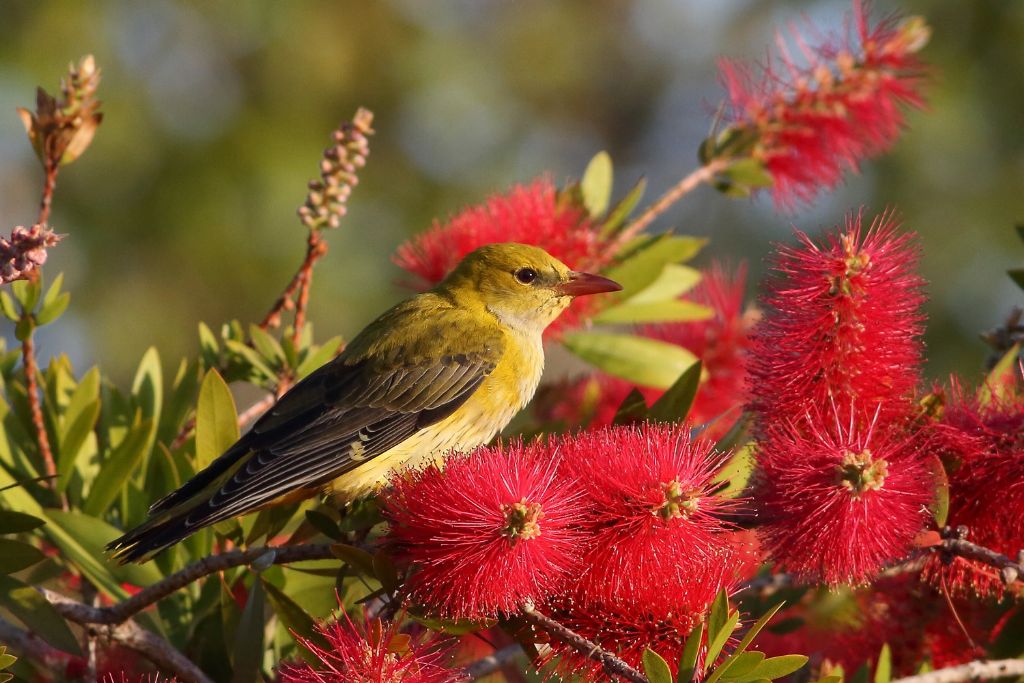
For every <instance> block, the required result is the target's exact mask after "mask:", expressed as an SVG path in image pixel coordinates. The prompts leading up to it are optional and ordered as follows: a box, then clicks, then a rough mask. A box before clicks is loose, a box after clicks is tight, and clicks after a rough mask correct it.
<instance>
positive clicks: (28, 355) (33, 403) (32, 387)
mask: <svg viewBox="0 0 1024 683" xmlns="http://www.w3.org/2000/svg"><path fill="white" fill-rule="evenodd" d="M26 314H27V313H26ZM26 314H23V315H26ZM32 336H33V335H32V333H29V335H28V336H27V337H25V340H24V341H23V342H21V362H22V366H23V367H24V369H25V391H26V392H28V407H29V412H30V413H31V414H32V427H33V428H34V429H35V432H36V443H38V444H39V454H40V455H41V456H42V457H43V467H44V468H45V470H46V474H47V476H49V477H54V476H56V474H57V463H56V462H55V461H54V459H53V449H52V448H50V436H49V434H47V432H46V423H45V422H44V421H43V406H42V402H41V401H40V398H39V383H38V381H37V378H36V376H37V375H38V373H39V368H38V367H37V366H36V352H35V348H36V345H35V342H34V341H33V339H32ZM48 481H49V485H50V486H53V484H54V481H55V480H54V479H49V480H48Z"/></svg>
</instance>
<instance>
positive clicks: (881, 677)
mask: <svg viewBox="0 0 1024 683" xmlns="http://www.w3.org/2000/svg"><path fill="white" fill-rule="evenodd" d="M891 680H892V650H890V649H889V643H885V644H883V645H882V651H881V652H879V653H878V664H876V665H875V683H889V681H891Z"/></svg>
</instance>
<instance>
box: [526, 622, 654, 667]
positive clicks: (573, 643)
mask: <svg viewBox="0 0 1024 683" xmlns="http://www.w3.org/2000/svg"><path fill="white" fill-rule="evenodd" d="M522 615H523V618H524V619H525V620H526V621H528V622H530V623H531V624H533V625H534V626H537V627H539V628H541V629H543V630H544V631H545V632H546V633H547V634H548V635H550V636H552V637H554V638H556V639H558V640H560V641H561V642H563V643H565V644H566V645H569V646H570V647H572V648H574V649H575V650H576V651H577V652H579V653H580V654H582V655H584V656H585V657H587V658H589V659H593V660H594V661H595V662H600V663H601V665H602V666H603V667H604V670H605V672H606V673H607V674H608V675H609V676H621V677H622V678H625V679H628V680H630V681H633V683H650V681H648V680H647V677H646V676H644V675H643V674H642V673H640V672H639V671H637V670H636V669H634V668H633V667H631V666H630V665H629V664H627V663H626V662H624V661H622V660H621V659H619V658H618V657H616V656H615V655H613V654H612V653H611V652H608V651H607V650H603V649H601V646H600V645H598V644H597V643H594V642H591V641H589V640H587V639H586V638H584V637H583V636H581V635H580V634H578V633H576V632H575V631H573V630H572V629H570V628H568V627H567V626H565V625H563V624H560V623H558V622H557V621H555V620H554V619H552V618H551V617H548V616H545V615H543V614H541V613H540V612H538V611H537V610H536V608H534V606H533V605H531V604H526V605H523V607H522Z"/></svg>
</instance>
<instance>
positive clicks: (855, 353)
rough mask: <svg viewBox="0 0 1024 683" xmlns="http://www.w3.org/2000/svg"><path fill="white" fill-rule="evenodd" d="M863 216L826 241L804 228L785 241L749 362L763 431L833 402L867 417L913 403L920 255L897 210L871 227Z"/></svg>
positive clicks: (890, 412) (890, 413) (918, 362)
mask: <svg viewBox="0 0 1024 683" xmlns="http://www.w3.org/2000/svg"><path fill="white" fill-rule="evenodd" d="M862 218H863V215H862V213H858V214H856V215H850V216H848V217H847V220H846V226H845V229H843V230H842V231H841V232H839V234H832V235H830V236H829V238H828V241H827V243H826V244H824V245H822V246H819V245H817V244H815V243H814V242H812V241H811V239H810V238H809V237H807V235H804V234H803V233H797V236H798V238H799V240H800V244H799V245H798V246H796V247H780V248H779V251H778V255H777V256H776V261H775V264H774V271H775V274H774V277H772V278H770V279H769V280H768V283H767V286H766V290H767V294H766V295H765V296H764V299H763V304H764V305H763V309H764V317H763V318H762V319H761V321H760V322H759V323H758V324H757V326H756V327H755V328H754V331H753V348H752V350H751V353H750V363H749V372H750V389H749V391H750V394H751V401H750V407H751V409H752V410H753V411H754V412H755V413H756V414H757V415H758V416H759V418H760V420H761V428H762V429H763V428H764V427H766V426H768V425H769V424H770V423H771V422H775V421H791V420H798V419H800V418H801V417H803V415H804V413H805V412H806V411H807V410H808V409H812V408H814V407H815V406H827V405H828V404H829V403H830V401H835V402H836V403H838V404H839V405H843V406H848V405H850V406H852V407H853V410H854V413H855V414H856V415H858V416H859V417H860V418H861V420H862V421H866V420H867V419H870V417H871V416H872V415H874V414H875V413H876V411H879V412H880V417H881V421H882V422H886V421H887V420H888V419H889V418H891V417H893V416H897V415H902V414H905V413H906V412H907V410H908V402H907V401H906V399H907V398H908V397H909V396H910V395H911V393H912V392H913V391H914V388H915V386H916V385H917V383H918V380H919V373H920V365H921V355H922V346H921V341H920V335H921V333H922V322H923V315H922V313H921V311H920V307H921V304H922V303H923V302H924V297H923V296H922V294H921V287H922V285H923V280H922V279H921V278H920V277H919V276H918V275H917V274H916V273H915V272H914V268H915V266H916V265H917V258H918V255H917V251H916V249H915V248H914V247H913V246H912V242H911V240H912V236H911V235H897V234H896V229H897V227H898V223H897V221H896V219H895V217H894V216H893V214H892V213H891V212H886V213H883V214H881V215H880V216H878V217H877V218H876V219H875V220H874V221H873V222H872V224H871V227H870V228H869V229H868V230H867V232H864V231H863V230H862V229H861V222H862ZM879 406H881V407H880V408H879Z"/></svg>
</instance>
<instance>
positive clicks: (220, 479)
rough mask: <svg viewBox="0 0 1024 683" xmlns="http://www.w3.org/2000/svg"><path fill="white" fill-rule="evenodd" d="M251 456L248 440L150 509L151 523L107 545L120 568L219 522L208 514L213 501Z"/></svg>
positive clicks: (238, 444) (148, 521)
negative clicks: (211, 500)
mask: <svg viewBox="0 0 1024 683" xmlns="http://www.w3.org/2000/svg"><path fill="white" fill-rule="evenodd" d="M251 455H252V450H251V449H250V448H249V447H248V443H247V440H246V439H245V437H243V438H242V440H241V441H239V442H238V443H236V444H235V445H234V446H232V447H231V448H230V449H228V450H227V451H226V452H225V453H224V454H223V455H221V456H220V457H219V458H217V459H216V460H214V461H213V462H212V463H210V465H209V466H208V467H207V468H206V469H204V470H202V471H201V472H199V473H197V474H196V476H194V477H193V478H192V479H190V480H189V481H187V482H186V483H185V484H183V485H182V486H181V487H180V488H178V489H177V490H176V491H174V492H172V493H170V494H169V495H167V496H165V497H164V498H162V499H160V500H158V501H157V502H156V503H154V504H153V505H152V506H151V507H150V508H149V519H147V520H146V521H145V522H143V523H142V524H140V525H139V526H137V527H135V528H134V529H132V530H130V531H128V532H126V533H125V534H124V535H123V536H121V537H119V538H116V539H114V540H113V541H111V542H110V543H108V544H107V550H110V551H113V553H114V558H115V559H117V560H119V561H120V562H121V564H126V563H128V562H146V561H147V560H150V559H152V558H153V556H155V555H156V554H157V553H159V552H160V551H162V550H165V549H166V548H169V547H170V546H172V545H174V544H175V543H177V542H178V541H181V540H183V539H185V538H187V537H189V536H191V535H192V534H194V533H195V532H197V531H199V530H200V529H202V528H204V527H207V526H210V525H211V524H215V523H216V522H218V521H220V519H219V518H218V517H216V515H215V514H212V513H213V510H212V509H211V510H206V509H205V508H208V507H209V506H208V505H207V503H208V501H209V500H210V497H211V496H212V495H213V494H214V492H215V491H217V490H218V489H220V487H221V486H222V485H223V484H224V482H225V481H227V479H229V478H230V477H231V476H232V475H233V474H234V473H235V472H236V471H237V470H238V468H239V467H241V466H242V465H243V464H245V462H246V461H247V460H248V458H249V456H251Z"/></svg>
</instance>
